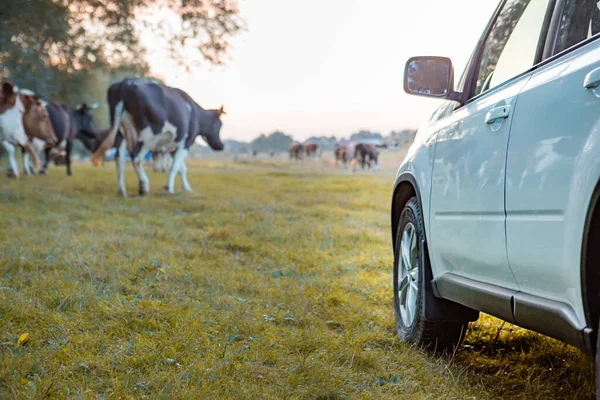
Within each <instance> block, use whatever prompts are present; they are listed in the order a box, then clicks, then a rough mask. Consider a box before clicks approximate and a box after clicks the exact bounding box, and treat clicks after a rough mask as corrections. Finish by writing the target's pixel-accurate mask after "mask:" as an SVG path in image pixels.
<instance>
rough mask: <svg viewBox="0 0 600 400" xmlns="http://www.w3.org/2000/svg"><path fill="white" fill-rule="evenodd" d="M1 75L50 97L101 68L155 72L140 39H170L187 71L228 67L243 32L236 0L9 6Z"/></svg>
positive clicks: (57, 1)
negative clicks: (199, 65)
mask: <svg viewBox="0 0 600 400" xmlns="http://www.w3.org/2000/svg"><path fill="white" fill-rule="evenodd" d="M0 21H2V29H0V66H1V67H0V68H2V69H0V72H1V73H2V75H5V76H8V77H9V78H10V79H12V80H14V81H16V82H17V83H18V84H19V85H21V86H24V87H28V88H30V89H33V90H36V91H38V92H41V93H43V94H46V95H51V94H55V93H57V92H59V91H60V90H61V83H62V82H65V81H67V80H69V79H73V77H74V76H75V77H77V75H79V74H81V73H84V72H82V71H89V70H92V69H94V68H107V69H114V68H122V67H125V68H127V69H129V70H133V71H135V72H137V73H144V72H146V71H147V70H148V64H147V62H146V59H145V57H144V55H145V53H146V49H145V48H144V47H143V46H142V44H141V42H140V32H142V31H145V32H149V31H151V32H153V33H154V35H155V36H157V38H160V39H164V40H166V42H167V45H168V47H169V49H168V50H169V54H170V56H171V57H172V58H173V59H174V60H176V61H177V62H178V63H180V64H181V65H186V66H188V67H189V66H190V59H192V60H194V57H192V54H193V52H192V51H191V50H193V49H195V50H196V53H197V54H198V55H199V57H197V58H196V59H195V62H199V61H207V62H209V63H212V64H221V63H222V62H223V58H224V56H225V54H226V53H227V50H228V48H229V41H230V39H231V38H232V37H233V36H234V35H236V34H237V33H239V32H240V30H242V29H243V24H242V21H241V20H240V18H239V10H238V8H237V3H236V2H235V0H214V1H204V0H156V1H154V0H111V1H106V0H4V1H2V6H1V7H0Z"/></svg>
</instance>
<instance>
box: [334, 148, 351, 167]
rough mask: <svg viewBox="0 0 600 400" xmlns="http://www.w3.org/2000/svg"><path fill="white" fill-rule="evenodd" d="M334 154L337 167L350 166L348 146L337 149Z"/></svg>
mask: <svg viewBox="0 0 600 400" xmlns="http://www.w3.org/2000/svg"><path fill="white" fill-rule="evenodd" d="M334 154H335V165H336V167H339V166H340V164H342V165H344V166H346V164H348V148H347V147H346V146H341V147H336V148H335V150H334Z"/></svg>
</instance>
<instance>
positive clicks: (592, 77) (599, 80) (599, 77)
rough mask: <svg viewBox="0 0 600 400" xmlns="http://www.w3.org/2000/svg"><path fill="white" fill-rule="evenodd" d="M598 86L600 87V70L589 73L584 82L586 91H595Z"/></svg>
mask: <svg viewBox="0 0 600 400" xmlns="http://www.w3.org/2000/svg"><path fill="white" fill-rule="evenodd" d="M598 86H600V68H598V69H595V70H593V71H592V72H590V73H588V74H587V75H586V76H585V80H584V81H583V87H584V88H585V89H594V88H597V87H598Z"/></svg>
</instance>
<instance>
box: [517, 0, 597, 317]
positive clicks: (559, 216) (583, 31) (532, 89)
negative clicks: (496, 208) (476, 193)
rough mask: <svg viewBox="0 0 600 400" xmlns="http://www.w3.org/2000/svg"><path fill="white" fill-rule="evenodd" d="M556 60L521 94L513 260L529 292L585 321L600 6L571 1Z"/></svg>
mask: <svg viewBox="0 0 600 400" xmlns="http://www.w3.org/2000/svg"><path fill="white" fill-rule="evenodd" d="M559 11H561V14H558V15H560V20H559V22H557V26H558V32H557V39H556V47H555V49H554V53H556V54H557V53H562V54H561V55H560V56H557V57H554V59H552V60H550V61H549V62H548V63H547V64H546V65H543V66H541V67H540V68H538V70H537V71H536V72H535V74H534V75H533V77H532V79H531V80H530V81H529V82H528V83H527V85H526V86H525V88H524V89H523V91H522V93H521V94H520V95H519V101H518V106H517V109H516V110H515V113H514V116H513V126H512V130H511V133H510V140H509V148H508V160H507V177H506V178H507V179H506V213H507V220H506V232H507V246H508V257H509V262H510V265H511V267H512V269H513V272H514V274H515V277H516V279H517V282H518V283H519V286H520V287H521V290H522V292H524V293H526V294H529V295H533V296H536V297H541V298H545V299H549V300H554V301H558V302H561V303H566V304H567V305H568V306H569V308H571V309H572V310H574V311H575V312H576V315H577V318H578V319H579V321H581V322H584V321H585V317H584V315H583V314H584V312H583V309H582V306H581V299H582V293H581V290H580V287H581V282H582V276H581V275H580V271H581V268H580V265H581V249H582V237H583V231H584V225H585V218H586V214H587V211H588V205H589V202H590V198H591V194H592V192H593V190H594V188H595V186H596V184H597V180H598V163H599V159H600V153H599V150H598V147H599V145H600V143H598V139H599V137H598V136H599V135H600V88H599V85H600V40H596V39H597V38H598V36H599V35H598V34H599V33H600V9H599V8H598V1H597V0H592V1H590V0H567V1H565V5H564V9H563V10H559Z"/></svg>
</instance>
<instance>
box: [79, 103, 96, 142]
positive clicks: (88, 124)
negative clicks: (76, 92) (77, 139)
mask: <svg viewBox="0 0 600 400" xmlns="http://www.w3.org/2000/svg"><path fill="white" fill-rule="evenodd" d="M94 108H95V107H94V105H92V106H88V105H87V104H85V103H83V104H81V105H79V106H77V107H76V108H75V111H74V112H73V117H74V119H75V124H76V126H77V133H79V134H82V135H85V136H89V137H96V133H95V132H94V128H93V125H94V119H93V118H92V114H90V110H92V109H94Z"/></svg>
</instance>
